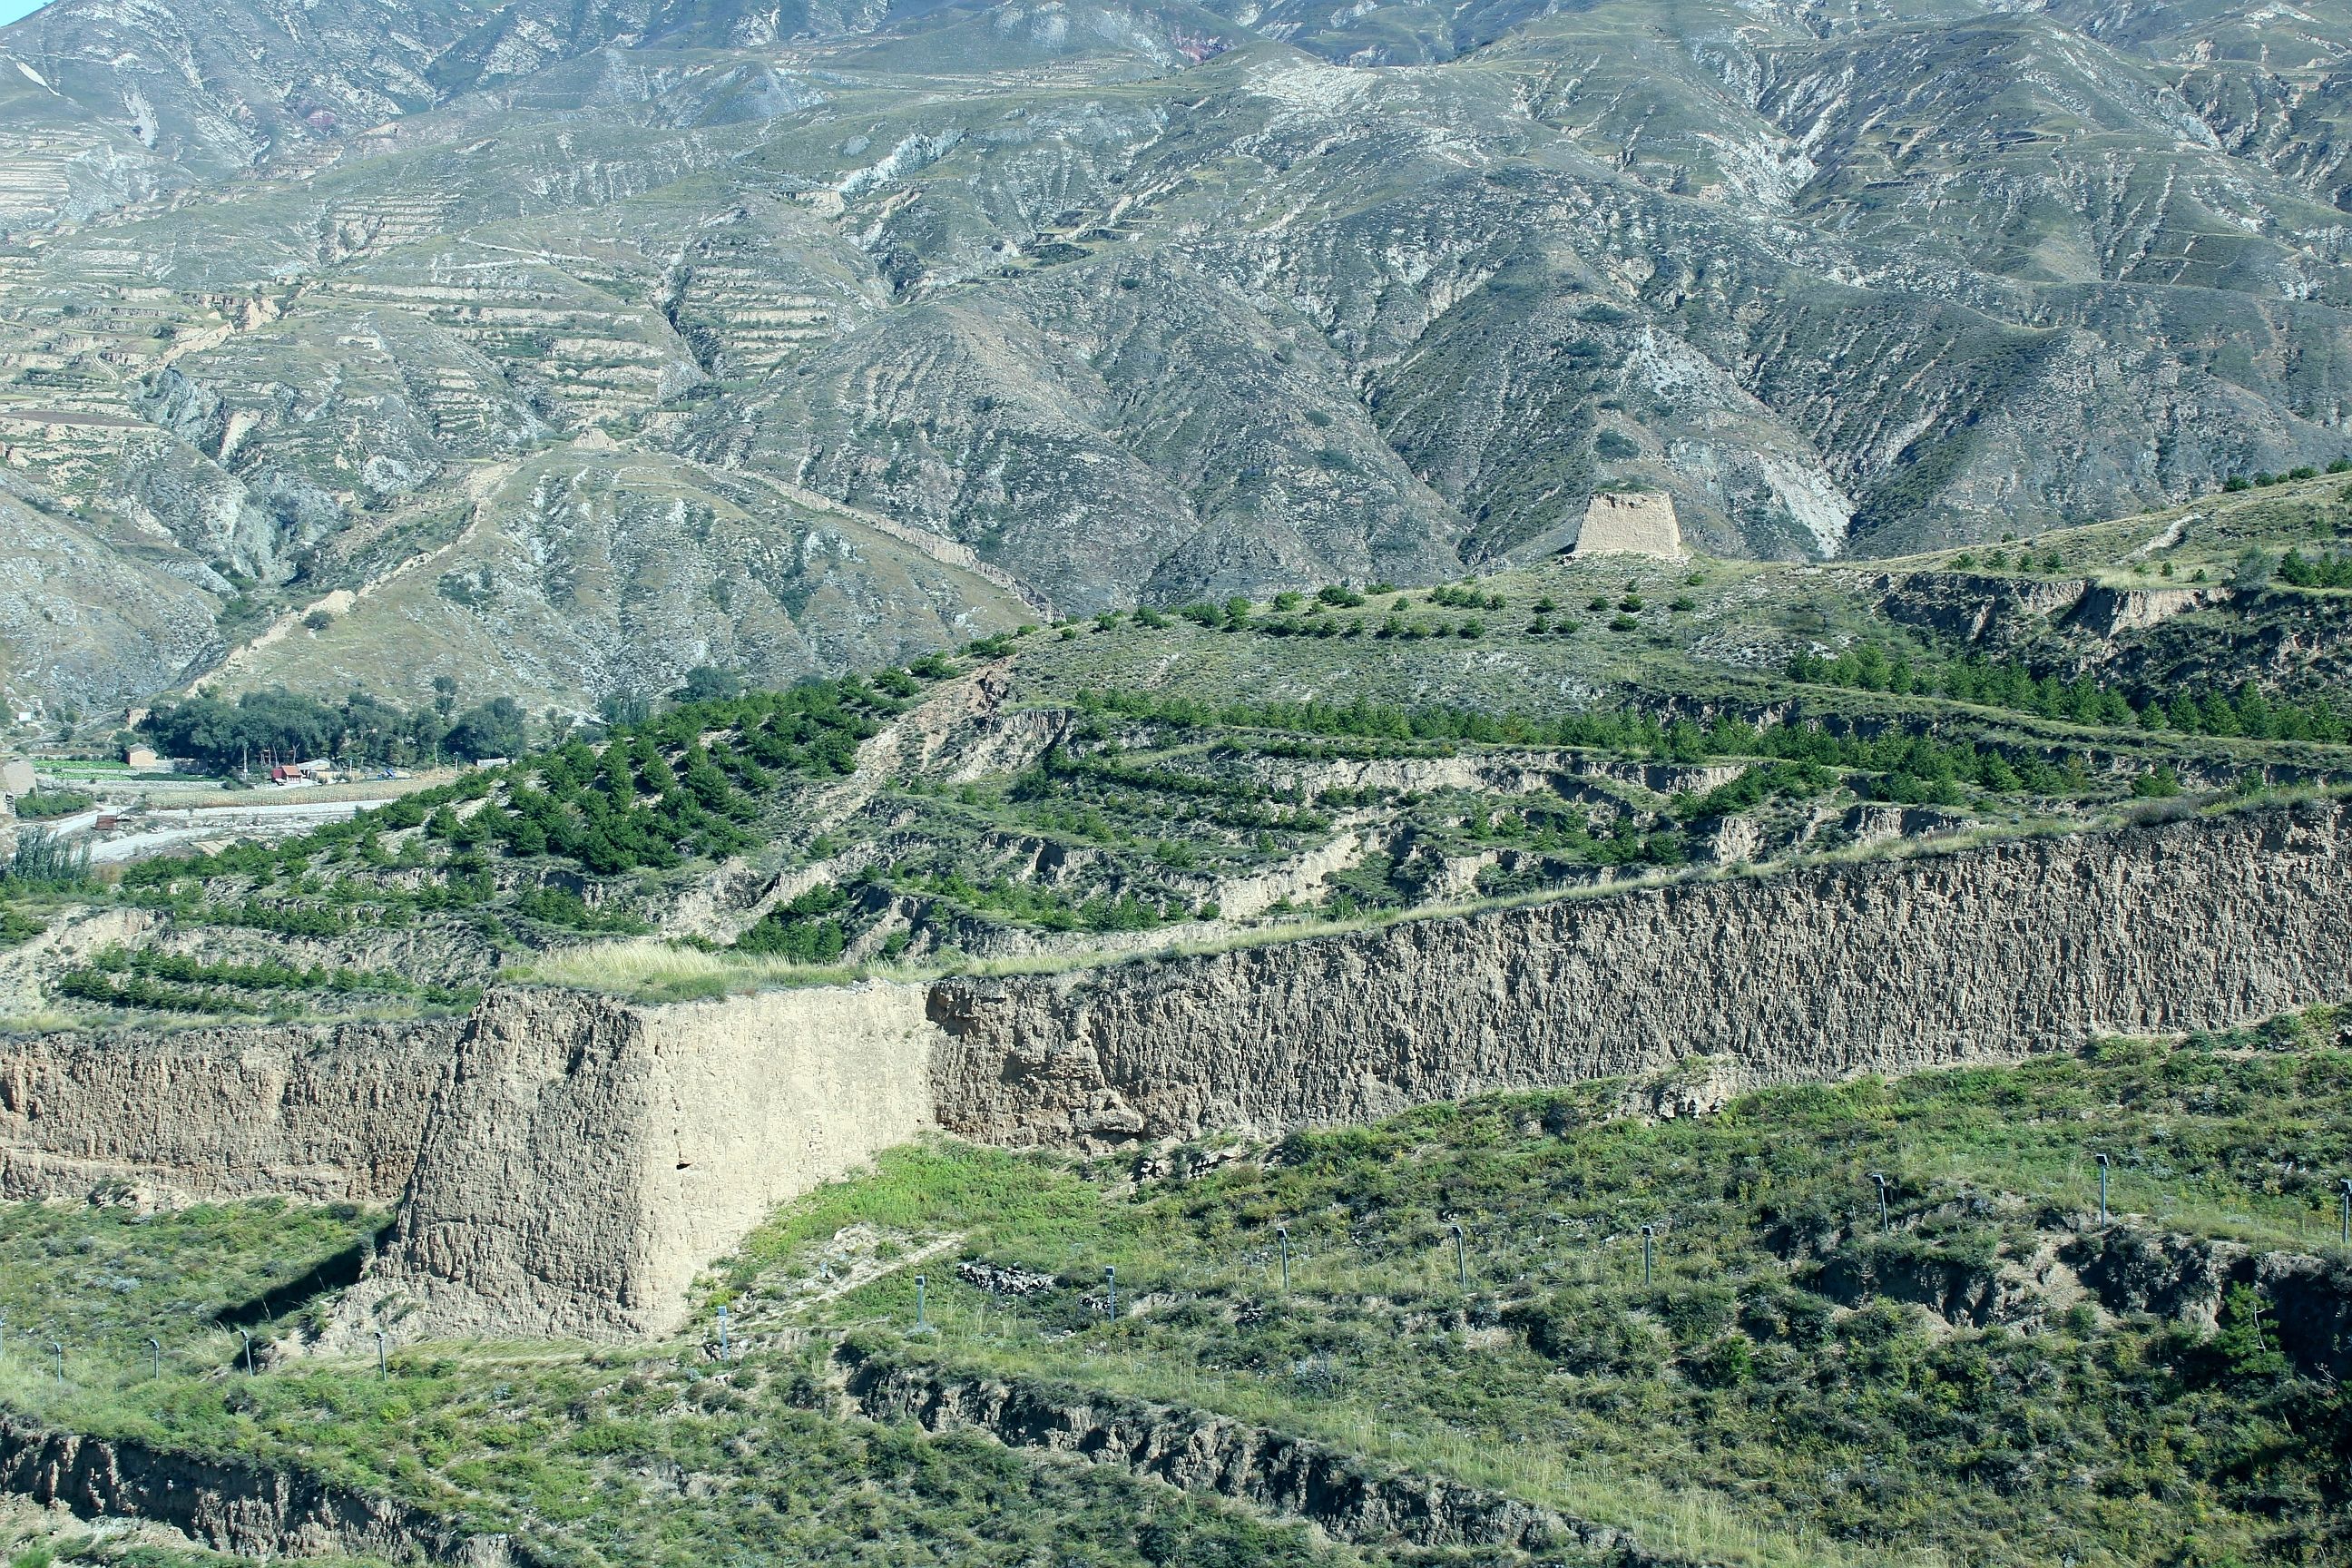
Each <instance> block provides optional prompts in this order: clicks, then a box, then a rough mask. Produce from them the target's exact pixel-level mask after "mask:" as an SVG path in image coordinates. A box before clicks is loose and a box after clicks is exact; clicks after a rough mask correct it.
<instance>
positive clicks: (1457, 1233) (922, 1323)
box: [0, 1154, 2352, 1359]
mask: <svg viewBox="0 0 2352 1568" xmlns="http://www.w3.org/2000/svg"><path fill="white" fill-rule="evenodd" d="M2091 1158H2092V1159H2093V1160H2095V1161H2096V1162H2097V1163H2098V1166H2099V1224H2101V1225H2103V1226H2104V1225H2105V1224H2106V1223H2108V1220H2109V1219H2110V1217H2111V1215H2109V1213H2108V1209H2107V1175H2108V1168H2109V1159H2108V1156H2106V1155H2105V1154H2094V1155H2092V1156H2091ZM1869 1177H1870V1181H1871V1183H1872V1184H1873V1185H1874V1186H1875V1187H1876V1188H1877V1192H1878V1228H1879V1230H1880V1231H1881V1232H1882V1233H1885V1234H1892V1233H1893V1231H1894V1229H1895V1211H1894V1207H1893V1205H1892V1204H1891V1202H1890V1200H1889V1192H1890V1189H1891V1188H1892V1187H1893V1185H1894V1182H1895V1178H1894V1177H1892V1176H1890V1175H1888V1174H1887V1173H1885V1172H1884V1171H1873V1172H1871V1173H1869ZM2338 1200H2339V1212H2338V1214H2337V1218H2336V1240H2337V1242H2338V1244H2339V1245H2341V1246H2344V1247H2352V1176H2347V1177H2345V1178H2344V1179H2343V1181H2342V1182H2341V1183H2340V1184H2338ZM1445 1232H1446V1234H1447V1235H1448V1236H1450V1237H1453V1239H1454V1285H1455V1286H1456V1287H1457V1288H1458V1289H1464V1290H1467V1289H1469V1288H1470V1251H1469V1237H1468V1236H1467V1234H1466V1233H1465V1231H1464V1230H1463V1228H1462V1223H1461V1222H1460V1221H1459V1220H1450V1221H1448V1222H1447V1223H1446V1226H1445ZM1641 1236H1642V1288H1643V1289H1649V1288H1650V1287H1651V1285H1652V1284H1654V1282H1655V1280H1656V1279H1657V1241H1658V1227H1657V1226H1655V1225H1645V1226H1642V1227H1641ZM1274 1238H1275V1245H1276V1247H1277V1248H1278V1249H1279V1253H1280V1257H1281V1262H1282V1293H1283V1294H1284V1295H1286V1296H1287V1295H1288V1294H1290V1227H1289V1226H1286V1225H1278V1226H1275V1227H1274ZM927 1283H928V1282H927V1281H926V1279H925V1278H924V1277H923V1276H922V1275H920V1274H918V1275H916V1276H915V1331H916V1332H917V1333H919V1334H927V1333H929V1332H930V1331H931V1323H930V1317H929V1310H928V1301H927V1297H926V1293H925V1288H926V1285H927ZM1103 1319H1104V1321H1107V1322H1117V1321H1118V1268H1115V1267H1113V1266H1110V1265H1108V1264H1107V1265H1105V1266H1104V1268H1103ZM0 1322H5V1320H0ZM719 1355H720V1357H721V1358H722V1359H723V1358H725V1356H726V1355H727V1309H726V1308H724V1307H721V1308H719Z"/></svg>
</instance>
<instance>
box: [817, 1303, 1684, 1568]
mask: <svg viewBox="0 0 2352 1568" xmlns="http://www.w3.org/2000/svg"><path fill="white" fill-rule="evenodd" d="M844 1353H845V1356H846V1358H847V1360H848V1363H849V1367H848V1376H847V1379H846V1392H847V1394H848V1396H849V1399H850V1402H851V1404H852V1405H853V1407H854V1408H855V1410H856V1413H857V1414H859V1415H865V1416H866V1417H868V1418H870V1419H873V1420H877V1421H911V1422H913V1423H915V1424H916V1425H917V1426H921V1427H923V1428H924V1429H925V1430H927V1431H931V1432H949V1431H958V1430H977V1431H981V1432H985V1433H987V1434H988V1435H989V1436H992V1437H995V1438H996V1439H997V1440H998V1441H1000V1442H1002V1443H1003V1444H1005V1445H1006V1446H1007V1447H1016V1448H1038V1449H1044V1450H1046V1451H1048V1452H1053V1453H1062V1454H1070V1455H1075V1456H1077V1457H1080V1458H1085V1459H1087V1460H1088V1461H1090V1462H1092V1463H1094V1464H1098V1465H1115V1466H1117V1467H1118V1468H1121V1469H1124V1470H1126V1471H1128V1472H1129V1474H1132V1475H1137V1476H1144V1477H1149V1478H1150V1479H1154V1480H1160V1481H1165V1482H1167V1483H1168V1484H1169V1485H1170V1486H1172V1487H1175V1488H1176V1489H1179V1490H1181V1491H1188V1492H1204V1493H1209V1494H1212V1495H1214V1496H1217V1497H1223V1498H1230V1499H1233V1500H1236V1501H1240V1502H1245V1503H1248V1504H1250V1505H1251V1506H1253V1507H1255V1508H1258V1509H1262V1510H1265V1511H1266V1512H1269V1513H1274V1514H1279V1515H1285V1516H1287V1517H1289V1518H1293V1519H1303V1520H1307V1521H1310V1522H1312V1523H1314V1524H1316V1525H1318V1526H1320V1527H1321V1528H1322V1530H1323V1531H1324V1532H1325V1533H1326V1534H1328V1535H1330V1536H1332V1537H1333V1538H1335V1539H1337V1540H1339V1541H1346V1542H1362V1543H1365V1544H1389V1545H1394V1544H1404V1545H1410V1546H1421V1547H1454V1548H1473V1549H1475V1548H1486V1549H1488V1550H1493V1549H1495V1548H1498V1547H1499V1548H1503V1549H1506V1550H1512V1549H1516V1550H1520V1551H1538V1552H1540V1551H1544V1550H1548V1549H1552V1550H1556V1549H1559V1548H1563V1547H1569V1548H1579V1549H1581V1550H1583V1551H1586V1552H1615V1553H1617V1555H1615V1556H1613V1557H1612V1558H1611V1559H1610V1560H1611V1561H1612V1562H1615V1563H1623V1564H1625V1565H1626V1568H1666V1565H1667V1564H1670V1563H1682V1562H1684V1561H1685V1559H1682V1558H1678V1557H1677V1558H1668V1557H1660V1556H1656V1555H1654V1554H1652V1553H1649V1552H1643V1551H1642V1550H1640V1549H1639V1548H1637V1547H1636V1546H1635V1545H1634V1544H1633V1542H1632V1541H1631V1540H1630V1539H1629V1538H1627V1537H1626V1536H1624V1535H1623V1534H1622V1533H1621V1532H1620V1531H1615V1530H1612V1529H1610V1528H1609V1527H1607V1526H1605V1525H1594V1524H1588V1523H1584V1522H1582V1521H1575V1520H1570V1519H1566V1518H1563V1517H1562V1516H1561V1515H1559V1513H1558V1512H1556V1511H1554V1510H1550V1509H1548V1508H1544V1507H1542V1506H1540V1505H1538V1504H1534V1503H1529V1502H1526V1501H1522V1500H1519V1499H1517V1498H1512V1497H1506V1496H1503V1495H1501V1494H1500V1493H1496V1492H1489V1491H1482V1490H1480V1489H1476V1488H1474V1487H1467V1486H1463V1485H1460V1484H1458V1483H1455V1482H1451V1481H1446V1480H1443V1479H1438V1478H1435V1477H1432V1476H1421V1475H1411V1474H1406V1473H1402V1472H1397V1471H1384V1470H1382V1469H1381V1468H1378V1467H1376V1466H1373V1465H1370V1464H1369V1463H1367V1462H1366V1461H1365V1460H1364V1459H1363V1458H1361V1457H1360V1456H1358V1455H1355V1454H1350V1453H1348V1452H1346V1451H1344V1450H1342V1449H1338V1448H1332V1447H1325V1446H1324V1445H1322V1444H1320V1443H1315V1442H1311V1441H1308V1440H1307V1439H1304V1438H1299V1437H1292V1436H1285V1435H1283V1434H1281V1433H1278V1432H1271V1431H1268V1430H1266V1429H1265V1427H1262V1426H1251V1425H1249V1424H1248V1423H1246V1422H1242V1421H1236V1420H1234V1419H1233V1418H1231V1417H1230V1416H1224V1415H1212V1414H1210V1413H1208V1412H1206V1411H1200V1410H1186V1409H1181V1408H1178V1407H1175V1406H1171V1405H1154V1404H1150V1403H1148V1402H1146V1401H1144V1400H1139V1399H1127V1398H1122V1397H1120V1396H1118V1395H1117V1394H1106V1393H1104V1392H1103V1391H1101V1390H1099V1389H1083V1390H1082V1389H1075V1388H1055V1387H1050V1386H1047V1385H1045V1384H1037V1383H1033V1382H1029V1381H1027V1380H1021V1379H1003V1378H995V1377H987V1376H982V1375H980V1374H977V1373H959V1372H956V1371H953V1370H951V1369H950V1368H946V1367H940V1366H929V1365H922V1364H906V1365H901V1364H897V1363H890V1362H887V1361H884V1360H882V1359H880V1358H878V1357H872V1356H867V1355H863V1354H860V1353H859V1352H856V1351H855V1350H850V1351H847V1352H844Z"/></svg>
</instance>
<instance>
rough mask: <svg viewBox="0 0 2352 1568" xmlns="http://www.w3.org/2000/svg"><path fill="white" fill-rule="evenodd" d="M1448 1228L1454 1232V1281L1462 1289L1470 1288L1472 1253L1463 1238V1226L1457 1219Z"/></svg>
mask: <svg viewBox="0 0 2352 1568" xmlns="http://www.w3.org/2000/svg"><path fill="white" fill-rule="evenodd" d="M1445 1228H1446V1229H1448V1230H1450V1231H1452V1232H1453V1233H1454V1284H1455V1285H1456V1286H1457V1287H1459V1288H1460V1289H1465V1290H1467V1289H1470V1254H1469V1251H1468V1250H1467V1247H1466V1246H1465V1243H1464V1241H1463V1239H1462V1226H1461V1224H1460V1223H1459V1222H1458V1221H1457V1222H1454V1223H1453V1224H1449V1225H1448V1226H1446V1227H1445Z"/></svg>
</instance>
